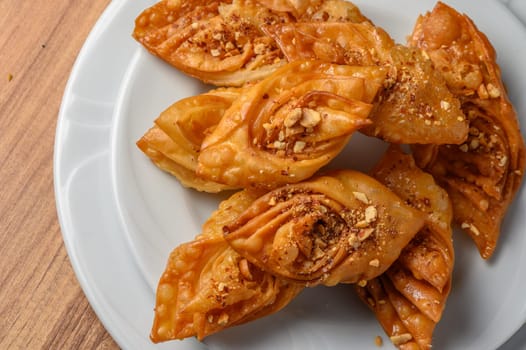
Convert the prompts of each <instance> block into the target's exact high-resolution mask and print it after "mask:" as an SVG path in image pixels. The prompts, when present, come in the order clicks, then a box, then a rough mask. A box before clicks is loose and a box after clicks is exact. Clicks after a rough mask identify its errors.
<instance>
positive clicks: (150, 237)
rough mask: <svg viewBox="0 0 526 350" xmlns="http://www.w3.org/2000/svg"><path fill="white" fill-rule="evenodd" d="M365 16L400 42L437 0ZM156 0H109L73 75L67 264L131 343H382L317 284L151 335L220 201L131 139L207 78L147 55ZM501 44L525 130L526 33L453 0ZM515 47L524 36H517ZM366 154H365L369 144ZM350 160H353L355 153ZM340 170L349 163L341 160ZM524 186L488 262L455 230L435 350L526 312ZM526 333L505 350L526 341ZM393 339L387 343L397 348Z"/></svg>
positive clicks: (65, 118) (357, 150)
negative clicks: (176, 266) (268, 312)
mask: <svg viewBox="0 0 526 350" xmlns="http://www.w3.org/2000/svg"><path fill="white" fill-rule="evenodd" d="M355 2H356V3H357V4H358V5H359V6H360V8H361V9H362V11H363V12H364V14H365V15H367V16H369V17H370V18H371V19H372V20H373V21H375V23H377V24H378V25H380V26H382V27H384V28H385V29H386V30H387V31H388V32H389V33H390V34H391V35H393V36H394V37H395V38H396V39H397V40H399V41H401V42H403V41H404V38H405V36H406V35H407V34H408V33H410V32H411V30H412V27H413V24H414V22H415V20H416V18H417V16H418V14H419V13H423V12H425V11H427V10H430V9H431V8H432V7H433V5H434V1H432V0H426V1H422V0H397V1H392V0H375V1H372V0H359V1H358V0H357V1H355ZM153 3H154V1H146V0H135V1H124V0H121V1H113V2H112V3H111V4H110V6H109V7H108V8H107V10H106V11H105V13H104V14H103V16H102V17H101V18H100V20H99V21H98V23H97V25H96V26H95V27H94V29H93V31H92V33H91V34H90V36H89V38H88V39H87V41H86V43H85V45H84V47H83V49H82V51H81V53H80V55H79V57H78V60H77V62H76V64H75V67H74V69H73V71H72V73H71V77H70V80H69V82H68V85H67V88H66V91H65V94H64V100H63V103H62V108H61V111H60V116H59V121H58V127H57V136H56V145H55V159H54V161H55V192H56V199H57V208H58V213H59V219H60V223H61V226H62V232H63V235H64V241H65V244H66V248H67V250H68V253H69V256H70V259H71V262H72V264H73V267H74V269H75V272H76V274H77V277H78V279H79V281H80V284H81V286H82V288H83V290H84V292H85V294H86V296H87V297H88V299H89V301H90V303H91V305H92V306H93V308H94V310H95V312H96V313H97V315H98V316H99V317H100V319H101V320H102V322H103V323H104V325H105V327H106V328H107V329H108V331H109V332H110V333H111V334H112V336H113V337H114V339H115V340H116V341H117V342H118V344H119V345H120V346H121V347H123V348H126V349H165V348H166V349H168V348H170V349H201V348H203V349H247V348H250V349H269V348H273V349H326V348H329V349H376V348H377V347H376V346H375V345H374V338H375V336H376V335H382V336H383V338H384V339H387V338H386V337H385V335H384V333H383V331H382V330H381V328H380V327H379V326H378V324H377V322H376V320H375V318H374V316H373V315H372V314H371V313H370V312H369V310H368V309H367V308H366V307H365V306H364V305H362V304H361V303H360V302H359V301H358V299H357V298H356V297H355V296H354V293H353V291H352V288H351V287H349V286H339V287H335V288H323V287H320V288H313V289H309V290H306V291H305V292H303V293H302V294H301V295H300V296H299V297H298V298H297V299H296V300H294V301H293V302H292V303H291V304H290V305H289V306H287V308H286V309H285V310H283V311H281V312H280V313H278V314H276V315H273V316H270V317H267V318H265V319H261V320H258V321H255V322H252V323H250V324H247V325H243V326H239V327H235V328H232V329H229V330H227V331H225V332H223V333H221V334H218V335H214V336H211V337H209V338H207V339H206V341H205V342H204V344H203V343H199V342H197V341H195V340H193V339H188V340H185V341H182V342H178V341H176V342H170V343H165V344H160V345H153V344H151V343H150V341H149V338H148V334H149V330H150V326H151V321H152V317H153V303H154V290H155V285H156V283H157V279H158V278H159V276H160V274H161V272H162V270H163V268H164V265H165V263H166V259H167V257H168V254H169V252H170V251H171V250H172V249H173V248H174V247H175V246H176V245H177V244H179V243H182V242H184V241H188V240H190V239H192V238H193V237H194V236H195V235H196V234H198V233H199V231H200V226H201V224H202V223H203V222H204V220H205V219H206V218H207V216H208V215H209V214H210V212H211V211H212V210H213V209H214V208H215V207H216V205H217V203H218V201H219V200H220V199H221V198H222V197H221V196H220V195H206V194H200V193H196V192H194V191H191V190H188V189H184V188H182V187H181V186H180V185H179V183H178V182H177V181H176V180H175V179H174V178H172V177H171V176H169V175H167V174H165V173H163V172H161V171H159V170H158V169H157V168H156V167H154V166H153V165H152V163H151V162H150V161H149V160H148V159H147V158H146V157H145V156H144V155H142V154H141V152H140V151H139V150H138V149H137V148H136V147H135V141H136V140H137V139H138V138H139V137H140V136H141V135H142V134H143V133H144V131H145V130H147V128H148V127H150V126H151V125H152V122H153V119H154V118H155V117H156V116H157V115H158V114H159V113H160V112H161V111H162V110H163V109H165V108H166V107H168V106H169V105H170V104H171V103H173V102H174V101H176V100H178V99H180V98H182V97H186V96H189V95H192V94H196V93H198V92H201V91H203V90H204V89H205V88H206V87H205V86H203V85H202V84H200V83H198V82H196V81H195V80H193V79H190V78H188V77H186V76H184V75H182V74H180V73H179V72H177V71H176V70H175V69H173V68H171V67H169V66H168V65H166V64H165V63H163V62H161V61H160V60H158V59H156V58H154V57H153V56H151V55H149V54H148V53H146V52H145V50H144V49H142V48H141V47H140V46H139V45H138V44H137V43H136V42H134V40H133V39H132V38H131V36H130V33H131V32H132V30H133V25H134V19H135V17H136V16H137V15H138V14H139V13H140V12H141V11H142V10H143V9H144V8H146V7H148V6H150V5H152V4H153ZM448 3H450V4H451V5H453V6H454V7H455V8H457V9H459V10H460V11H463V12H466V13H468V14H469V15H470V16H471V17H472V18H473V19H474V20H475V22H476V23H477V24H478V26H479V28H480V29H481V30H483V31H484V32H485V33H486V34H487V35H488V36H489V38H490V40H491V41H492V42H493V44H494V45H495V47H496V49H497V52H498V54H499V56H498V57H499V58H498V59H499V63H500V65H501V67H502V72H503V76H504V79H505V81H506V83H507V85H508V89H509V92H510V96H511V99H512V100H513V101H514V103H515V106H516V108H517V110H518V113H519V115H520V118H521V122H522V124H523V125H526V100H524V99H522V97H523V95H524V91H526V70H524V69H523V66H522V64H521V63H522V62H526V46H524V43H525V42H526V31H525V29H524V27H522V25H521V23H520V22H519V21H518V20H517V19H516V18H515V17H513V16H512V15H511V13H510V12H509V11H508V9H507V8H506V7H505V6H503V5H501V4H500V3H498V2H495V1H491V0H485V1H477V2H476V3H475V2H469V1H462V0H455V1H448ZM518 43H522V44H521V45H519V44H518ZM364 149H365V150H367V151H365V152H363V150H364ZM370 149H374V152H373V155H374V156H379V155H380V153H381V152H382V150H383V147H381V146H379V144H378V143H377V142H372V141H370V140H368V139H366V138H365V137H360V136H357V137H354V138H353V141H352V142H351V144H350V147H348V148H347V149H346V151H345V157H351V159H353V160H352V161H351V162H350V163H348V164H347V166H351V167H355V168H359V169H366V168H367V167H369V166H370V165H371V164H372V162H374V158H375V157H373V156H371V153H370ZM347 159H349V158H347ZM335 164H336V165H333V166H343V164H345V163H344V157H339V158H338V159H337V160H336V162H335ZM524 208H526V191H524V190H522V191H521V192H520V193H519V195H518V197H517V199H516V200H515V203H514V205H513V207H512V208H511V209H510V211H509V214H508V216H507V218H506V221H505V223H504V226H503V235H502V238H501V240H500V246H499V247H498V249H497V252H496V254H495V256H494V257H493V258H492V259H491V261H489V262H486V261H482V260H481V259H480V258H479V257H478V253H477V251H476V249H475V248H474V246H473V245H472V243H471V242H470V241H469V240H468V239H467V238H466V237H465V236H464V235H463V234H457V235H456V236H455V240H456V241H455V246H456V256H457V260H456V266H455V273H454V285H453V291H452V293H451V296H450V298H449V301H448V305H447V308H446V311H445V313H444V316H443V319H442V321H441V322H440V323H439V325H438V326H437V328H436V331H435V339H434V347H435V348H436V349H474V350H475V349H476V350H481V349H488V350H489V349H496V348H498V347H499V346H502V344H504V343H505V342H506V341H507V340H508V339H509V338H510V337H511V336H512V335H513V334H514V333H515V332H516V331H517V330H518V329H520V327H521V326H522V325H523V324H524V321H525V320H526V293H525V291H526V279H525V278H524V276H525V274H526V241H525V237H526V236H525V235H524V234H522V232H521V231H523V230H524V229H523V227H524V226H526V219H525V216H524V215H523V214H522V213H523V212H524ZM525 333H526V329H525V327H523V330H522V331H520V332H519V333H518V335H516V336H515V337H513V338H511V340H510V341H508V343H506V345H504V346H502V349H517V348H518V347H521V348H522V347H523V346H525V345H526V337H525V335H524V334H525ZM391 348H392V346H391V345H390V344H389V341H387V340H386V341H385V344H384V346H383V349H391Z"/></svg>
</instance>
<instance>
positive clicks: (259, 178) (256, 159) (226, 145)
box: [197, 61, 385, 188]
mask: <svg viewBox="0 0 526 350" xmlns="http://www.w3.org/2000/svg"><path fill="white" fill-rule="evenodd" d="M384 77H385V72H384V71H383V70H382V69H381V68H378V67H352V66H344V65H333V64H328V63H323V62H319V61H296V62H292V63H289V64H287V65H286V66H284V67H282V68H281V69H279V70H278V71H276V72H275V73H273V74H272V75H271V76H269V77H267V78H266V79H265V80H263V81H261V82H259V83H257V84H255V85H254V86H252V87H250V88H249V89H247V90H245V92H244V93H243V94H242V96H241V97H240V98H239V99H238V100H236V101H235V102H234V103H233V104H232V106H231V107H230V108H229V109H228V110H227V111H226V113H225V115H224V116H223V118H222V119H221V121H220V123H219V124H218V126H217V127H216V128H215V129H214V131H213V132H212V133H211V134H210V135H208V136H207V137H206V138H205V140H204V141H203V144H202V146H201V152H200V155H199V158H198V167H197V173H198V175H199V176H201V177H203V178H205V179H208V180H210V181H214V182H219V183H223V184H226V185H229V186H233V187H244V188H247V187H254V186H256V187H266V188H276V187H279V186H281V185H283V184H286V183H295V182H299V181H301V180H304V179H306V178H308V177H310V176H312V175H313V174H314V173H315V172H316V171H317V170H318V169H320V168H321V167H322V166H324V165H325V164H327V163H328V162H329V161H330V160H331V159H333V158H334V157H335V156H336V155H337V154H338V153H339V152H340V151H341V150H342V149H343V147H344V146H345V145H346V143H347V141H348V140H349V138H350V136H351V134H352V133H353V132H354V131H355V130H357V129H359V128H361V127H363V126H364V125H367V124H369V123H370V121H369V120H368V119H367V116H368V115H369V112H370V110H371V108H372V105H371V104H370V102H371V101H372V100H373V99H374V97H375V95H376V93H377V91H378V89H379V87H380V85H381V84H382V82H383V80H384Z"/></svg>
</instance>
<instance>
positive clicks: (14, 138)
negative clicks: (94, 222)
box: [0, 0, 118, 349]
mask: <svg viewBox="0 0 526 350" xmlns="http://www.w3.org/2000/svg"><path fill="white" fill-rule="evenodd" d="M109 2H110V1H109V0H95V1H87V0H77V1H66V0H57V1H40V2H38V1H37V2H34V1H16V0H0V13H1V15H0V28H2V30H0V130H1V136H0V188H1V190H0V266H1V268H0V349H117V348H118V346H117V345H116V344H115V342H114V341H113V340H112V338H111V336H110V335H109V334H108V333H107V332H106V330H105V329H104V327H103V326H102V324H101V323H100V321H99V320H98V318H97V316H96V315H95V313H94V312H93V310H92V309H91V307H90V305H89V304H88V301H87V299H86V297H85V296H84V293H83V292H82V290H81V288H80V286H79V284H78V282H77V279H76V277H75V274H74V273H73V269H72V267H71V264H70V261H69V259H68V256H67V254H66V250H65V248H64V244H63V241H62V235H61V232H60V226H59V224H58V220H57V214H56V209H55V199H54V193H53V143H54V138H55V127H56V121H57V115H58V111H59V106H60V102H61V99H62V94H63V92H64V87H65V84H66V81H67V79H68V76H69V73H70V71H71V68H72V65H73V63H74V61H75V58H76V56H77V54H78V52H79V50H80V48H81V46H82V44H83V42H84V40H85V39H86V36H87V35H88V33H89V31H90V29H91V28H92V26H93V25H94V23H95V21H96V20H97V18H98V17H99V16H100V14H101V13H102V11H103V10H104V9H105V7H106V6H107V5H108V4H109Z"/></svg>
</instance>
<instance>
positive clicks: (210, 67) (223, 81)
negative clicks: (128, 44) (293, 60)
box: [133, 0, 292, 86]
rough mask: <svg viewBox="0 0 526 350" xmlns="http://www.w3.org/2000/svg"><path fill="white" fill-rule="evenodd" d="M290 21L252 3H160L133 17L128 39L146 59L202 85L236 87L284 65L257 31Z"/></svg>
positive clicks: (270, 42) (247, 0)
mask: <svg viewBox="0 0 526 350" xmlns="http://www.w3.org/2000/svg"><path fill="white" fill-rule="evenodd" d="M291 19H292V17H291V16H290V14H288V13H286V12H275V11H271V10H270V9H268V8H266V7H264V6H263V5H261V4H259V3H257V2H256V1H255V0H233V1H202V0H194V1H190V2H188V1H173V0H163V1H161V2H159V3H157V4H155V5H153V6H152V7H150V8H148V9H146V10H144V11H143V12H142V13H141V14H140V15H139V16H138V17H137V19H136V21H135V29H134V32H133V37H134V38H135V39H136V40H137V41H139V42H140V43H141V44H142V45H143V46H144V47H145V48H146V49H147V50H148V51H149V52H151V53H152V54H154V55H156V56H158V57H160V58H161V59H163V60H164V61H166V62H168V63H170V64H171V65H173V66H174V67H176V68H178V69H179V70H181V71H182V72H184V73H186V74H188V75H190V76H193V77H195V78H197V79H200V80H201V81H203V82H205V83H210V84H214V85H218V86H242V85H243V84H245V83H246V82H251V81H257V80H260V79H262V78H263V77H265V76H267V75H268V74H270V73H271V72H273V71H274V70H275V69H276V68H278V67H279V66H281V65H283V64H284V63H285V62H286V61H285V59H284V57H283V54H282V53H281V51H280V50H279V49H278V48H277V46H276V45H275V43H274V41H273V40H272V39H271V38H269V37H268V36H266V35H265V34H264V33H263V32H262V31H261V29H260V27H261V26H262V25H264V24H271V23H281V22H287V21H290V20H291Z"/></svg>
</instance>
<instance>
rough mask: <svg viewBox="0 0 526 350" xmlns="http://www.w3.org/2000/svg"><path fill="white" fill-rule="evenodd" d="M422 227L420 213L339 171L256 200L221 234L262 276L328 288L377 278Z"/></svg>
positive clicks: (368, 181)
mask: <svg viewBox="0 0 526 350" xmlns="http://www.w3.org/2000/svg"><path fill="white" fill-rule="evenodd" d="M423 223H424V215H423V214H422V213H421V212H420V211H418V210H416V209H413V208H411V207H410V206H408V205H407V204H405V203H404V202H403V201H402V200H401V199H400V198H399V197H398V196H396V195H395V194H394V193H393V192H391V191H390V190H389V189H387V188H386V187H385V186H383V185H382V184H380V183H379V182H378V181H376V180H374V179H373V178H371V177H369V176H367V175H365V174H362V173H359V172H356V171H351V170H341V171H334V172H331V173H329V174H327V175H326V176H319V177H316V178H314V179H311V180H309V181H304V182H301V183H298V184H294V185H287V186H284V187H282V188H279V189H276V190H274V191H271V192H269V193H267V194H265V195H263V196H261V197H259V198H258V199H257V200H255V201H254V202H253V203H252V204H251V205H250V206H249V207H248V208H247V209H246V210H245V211H244V212H243V213H241V214H240V215H239V216H238V217H237V218H236V219H235V220H234V221H233V222H232V223H229V224H227V225H225V227H224V232H225V238H226V240H227V241H228V243H229V244H230V245H231V246H232V247H233V248H234V249H235V250H236V251H237V252H239V253H240V254H241V255H242V256H243V257H245V258H246V259H247V260H248V261H250V262H252V263H253V264H254V265H256V266H259V267H261V268H262V269H263V270H265V271H268V272H271V273H272V274H274V275H276V276H280V277H283V278H286V279H288V280H291V281H295V282H297V283H303V284H305V285H306V286H314V285H317V284H324V285H327V286H332V285H335V284H338V283H355V282H361V283H363V282H364V281H367V280H369V279H371V278H374V277H376V276H378V275H380V274H381V273H383V272H384V271H385V270H386V269H387V268H388V267H389V266H390V265H391V264H392V263H393V262H394V261H395V260H396V259H397V258H398V256H399V255H400V252H401V250H402V249H403V248H404V247H405V246H406V245H407V243H408V242H409V241H410V240H411V239H412V238H413V237H414V235H415V233H416V232H417V231H418V230H420V229H421V228H422V225H423Z"/></svg>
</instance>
